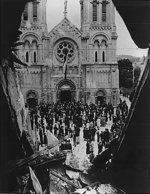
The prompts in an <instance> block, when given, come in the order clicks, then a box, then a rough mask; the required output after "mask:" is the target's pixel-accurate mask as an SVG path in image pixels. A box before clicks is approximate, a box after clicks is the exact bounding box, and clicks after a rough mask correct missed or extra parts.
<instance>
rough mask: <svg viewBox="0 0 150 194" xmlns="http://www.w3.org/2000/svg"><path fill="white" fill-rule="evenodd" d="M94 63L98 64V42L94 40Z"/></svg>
mask: <svg viewBox="0 0 150 194" xmlns="http://www.w3.org/2000/svg"><path fill="white" fill-rule="evenodd" d="M93 48H94V61H95V62H98V60H99V41H98V40H95V41H94V47H93Z"/></svg>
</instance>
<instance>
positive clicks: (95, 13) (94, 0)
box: [93, 0, 98, 22]
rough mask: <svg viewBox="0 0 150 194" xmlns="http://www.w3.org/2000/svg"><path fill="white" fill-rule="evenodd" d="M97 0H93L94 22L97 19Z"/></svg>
mask: <svg viewBox="0 0 150 194" xmlns="http://www.w3.org/2000/svg"><path fill="white" fill-rule="evenodd" d="M97 5H98V3H97V0H93V22H94V21H97Z"/></svg>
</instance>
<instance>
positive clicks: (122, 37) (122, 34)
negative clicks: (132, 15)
mask: <svg viewBox="0 0 150 194" xmlns="http://www.w3.org/2000/svg"><path fill="white" fill-rule="evenodd" d="M67 11H68V13H67V18H68V19H69V20H70V21H71V22H72V23H73V24H74V25H75V26H76V27H78V28H79V29H80V3H79V0H68V5H67ZM63 12H64V0H47V25H48V30H49V31H50V30H51V29H52V28H53V27H55V26H56V25H57V24H58V23H59V22H60V21H61V20H62V19H63V18H64V14H63ZM116 26H117V34H118V39H117V54H118V55H120V54H125V55H133V56H136V57H142V56H143V55H145V56H146V55H147V50H146V49H139V48H138V47H137V46H136V45H135V43H134V42H133V40H132V39H131V36H130V34H129V32H128V30H127V28H126V26H125V24H124V22H123V20H122V18H121V17H120V15H119V14H118V13H117V12H116Z"/></svg>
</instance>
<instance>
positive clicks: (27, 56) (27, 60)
mask: <svg viewBox="0 0 150 194" xmlns="http://www.w3.org/2000/svg"><path fill="white" fill-rule="evenodd" d="M26 62H27V63H28V62H29V52H28V51H26Z"/></svg>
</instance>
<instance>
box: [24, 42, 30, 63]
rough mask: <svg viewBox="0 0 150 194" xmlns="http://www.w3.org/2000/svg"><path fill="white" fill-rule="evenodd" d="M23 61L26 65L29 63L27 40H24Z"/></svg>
mask: <svg viewBox="0 0 150 194" xmlns="http://www.w3.org/2000/svg"><path fill="white" fill-rule="evenodd" d="M23 53H24V54H23V56H22V57H23V60H24V61H25V62H26V63H28V62H30V43H29V41H28V40H25V42H24V46H23Z"/></svg>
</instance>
